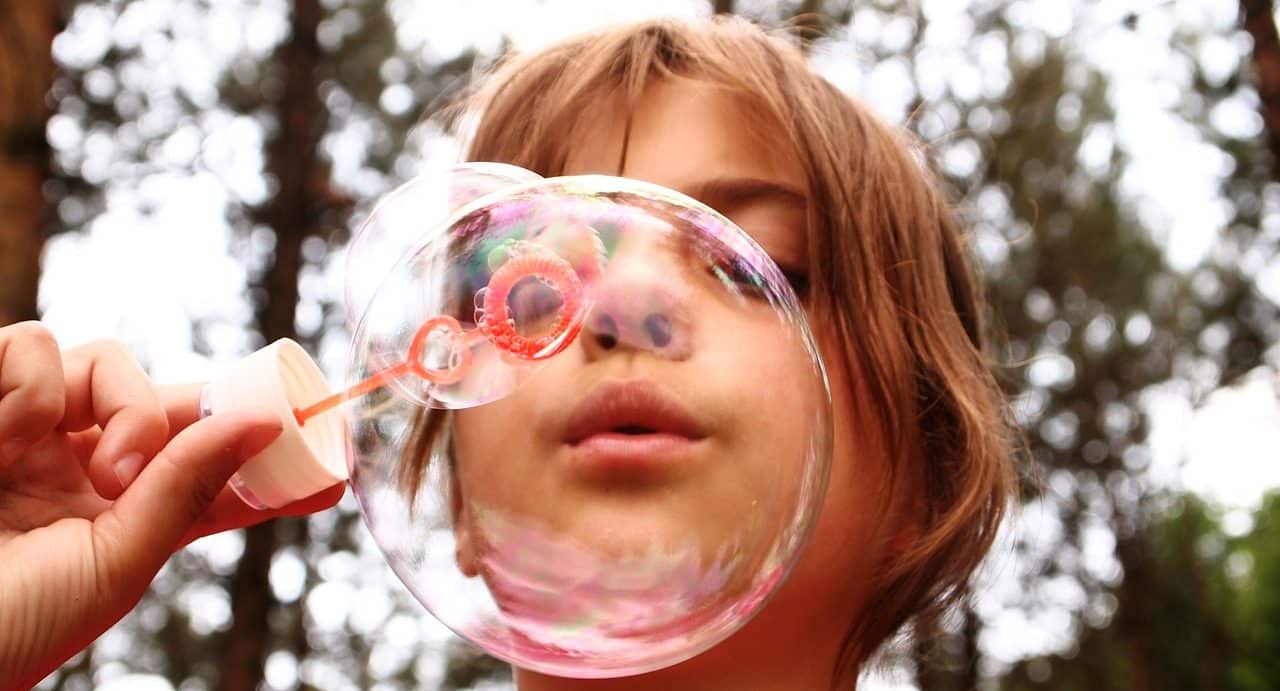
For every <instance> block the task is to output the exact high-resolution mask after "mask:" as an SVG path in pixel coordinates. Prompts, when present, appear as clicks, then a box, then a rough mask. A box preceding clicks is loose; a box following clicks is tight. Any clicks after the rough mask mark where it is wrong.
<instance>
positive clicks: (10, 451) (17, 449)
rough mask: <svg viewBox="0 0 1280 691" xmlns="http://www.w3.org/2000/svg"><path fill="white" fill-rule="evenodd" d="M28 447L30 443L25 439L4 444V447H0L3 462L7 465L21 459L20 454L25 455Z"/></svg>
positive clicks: (12, 440) (11, 440)
mask: <svg viewBox="0 0 1280 691" xmlns="http://www.w3.org/2000/svg"><path fill="white" fill-rule="evenodd" d="M30 446H31V442H29V441H27V440H26V439H10V440H9V441H7V442H5V443H4V446H2V447H0V455H3V456H4V460H5V461H6V462H7V463H13V462H14V461H16V460H18V459H19V458H22V454H24V453H26V452H27V449H28V448H30Z"/></svg>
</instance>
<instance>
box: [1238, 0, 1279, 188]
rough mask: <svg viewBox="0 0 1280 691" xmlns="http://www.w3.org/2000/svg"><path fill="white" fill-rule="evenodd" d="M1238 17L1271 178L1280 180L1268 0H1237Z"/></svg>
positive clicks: (1275, 52) (1275, 59)
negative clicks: (1249, 40)
mask: <svg viewBox="0 0 1280 691" xmlns="http://www.w3.org/2000/svg"><path fill="white" fill-rule="evenodd" d="M1240 19H1241V21H1242V22H1243V23H1244V28H1245V30H1246V31H1248V32H1249V35H1250V36H1252V37H1253V75H1254V86H1255V87H1256V88H1257V90H1258V110H1259V112H1260V113H1261V114H1262V121H1263V122H1264V123H1265V124H1266V127H1267V137H1266V138H1267V148H1268V149H1269V150H1270V151H1271V177H1272V178H1273V179H1275V180H1280V38H1278V37H1277V35H1276V20H1275V13H1274V9H1273V8H1272V3H1271V1H1270V0H1240Z"/></svg>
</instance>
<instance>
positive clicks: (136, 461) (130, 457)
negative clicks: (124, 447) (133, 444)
mask: <svg viewBox="0 0 1280 691" xmlns="http://www.w3.org/2000/svg"><path fill="white" fill-rule="evenodd" d="M111 468H112V470H114V471H116V479H117V480H119V481H120V489H122V490H123V489H128V488H129V485H130V484H132V483H133V480H134V478H136V477H138V473H139V472H141V471H142V454H140V453H138V452H136V451H135V452H133V453H131V454H127V455H125V456H123V457H121V458H120V460H118V461H116V462H115V464H114V465H112V466H111Z"/></svg>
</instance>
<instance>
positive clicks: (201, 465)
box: [94, 412, 281, 596]
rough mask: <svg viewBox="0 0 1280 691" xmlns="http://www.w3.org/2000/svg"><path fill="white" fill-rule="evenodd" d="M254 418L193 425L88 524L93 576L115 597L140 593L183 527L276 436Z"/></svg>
mask: <svg viewBox="0 0 1280 691" xmlns="http://www.w3.org/2000/svg"><path fill="white" fill-rule="evenodd" d="M280 429H281V427H280V421H279V420H278V419H275V418H274V417H272V416H270V415H264V414H262V413H241V412H227V413H223V414H219V415H215V416H212V417H209V418H207V419H205V420H201V421H200V422H197V423H196V424H193V425H191V426H189V427H187V428H186V429H184V430H183V431H182V432H180V433H179V434H178V435H177V436H175V437H174V438H173V441H171V442H169V444H168V445H167V446H165V447H164V449H162V450H161V451H160V453H159V454H157V455H156V457H155V458H154V459H152V461H151V462H150V463H149V464H147V467H146V468H145V469H143V471H142V474H141V475H139V476H138V478H137V479H136V480H135V481H134V482H133V484H131V485H130V486H129V488H128V489H127V490H126V491H125V492H124V494H122V495H121V496H120V498H119V499H118V500H116V502H115V503H114V504H112V505H111V508H109V509H107V510H106V511H104V512H103V513H102V514H101V515H99V516H98V518H97V520H95V521H94V527H95V539H97V540H98V546H99V547H100V550H99V552H100V554H101V559H103V560H105V563H104V564H101V565H100V566H101V568H103V569H104V571H102V572H101V573H106V574H110V575H111V577H112V580H113V585H114V586H115V587H117V588H122V589H123V590H121V591H119V593H118V594H119V595H120V596H125V595H128V594H130V593H131V592H132V591H133V590H137V591H138V592H141V591H142V590H143V589H145V588H146V586H147V583H149V582H150V581H151V578H152V577H153V576H154V575H155V573H156V571H158V570H159V569H160V567H161V566H162V565H164V562H165V560H166V559H168V558H169V555H170V554H172V553H173V551H174V550H175V549H176V548H177V547H178V546H179V544H180V542H181V540H182V538H183V536H184V535H186V534H187V532H188V531H189V530H191V526H192V525H194V524H195V523H196V521H198V520H199V519H200V517H201V516H203V515H204V514H205V512H206V511H207V510H208V509H209V507H210V505H211V504H212V503H213V502H214V500H215V499H216V498H217V497H218V496H219V494H220V493H221V492H222V491H223V488H224V487H225V486H226V484H227V479H228V478H230V477H231V474H232V473H234V472H235V471H236V469H237V468H239V467H240V465H241V464H243V463H244V462H245V461H246V460H247V459H249V458H251V457H253V456H255V455H257V454H258V453H259V452H261V451H262V449H263V448H265V447H266V446H267V445H268V444H270V443H271V442H272V441H273V440H274V439H275V438H276V437H277V436H279V434H280Z"/></svg>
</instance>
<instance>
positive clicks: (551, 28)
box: [0, 0, 1280, 691]
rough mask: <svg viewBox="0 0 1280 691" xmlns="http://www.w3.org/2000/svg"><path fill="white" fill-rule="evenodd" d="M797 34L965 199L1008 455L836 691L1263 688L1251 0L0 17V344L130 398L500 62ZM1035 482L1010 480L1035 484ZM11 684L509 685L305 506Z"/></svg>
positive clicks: (1270, 227) (1277, 556)
mask: <svg viewBox="0 0 1280 691" xmlns="http://www.w3.org/2000/svg"><path fill="white" fill-rule="evenodd" d="M713 12H734V13H738V14H742V15H745V16H749V17H753V18H758V19H760V20H762V21H765V22H768V23H770V24H779V23H784V24H789V25H794V26H795V27H796V29H797V31H798V35H799V36H800V38H801V40H802V44H803V46H804V48H805V50H806V51H807V52H808V53H809V55H810V56H811V59H812V61H813V63H814V64H815V66H816V67H817V68H818V69H819V70H820V71H821V72H822V73H823V74H825V75H827V76H828V77H829V78H830V79H831V80H832V81H833V82H834V83H835V84H837V85H838V86H840V87H841V88H842V89H844V90H846V91H848V92H849V93H850V94H853V95H855V96H857V97H859V98H861V99H864V100H865V101H866V102H868V103H869V104H870V105H871V106H872V107H873V108H874V109H875V110H876V111H878V112H879V113H881V114H882V115H884V116H885V117H886V118H887V119H889V120H890V121H892V122H895V123H899V124H901V125H903V126H904V127H907V128H909V129H910V130H912V131H914V132H915V133H916V134H917V135H918V136H919V137H920V138H921V139H922V140H923V141H924V143H925V144H926V147H927V151H928V154H929V158H930V160H931V163H932V164H933V165H935V166H936V167H937V169H938V170H939V171H941V173H942V174H943V176H944V177H945V179H946V181H947V184H948V185H949V186H950V187H951V189H952V191H953V192H954V194H955V195H956V197H957V198H958V199H959V200H960V202H961V210H962V214H963V216H964V219H965V221H966V223H967V226H968V228H969V229H970V236H969V246H970V247H971V249H972V251H973V254H974V256H975V257H976V258H977V260H978V262H979V263H980V265H981V267H982V270H983V272H984V274H985V277H986V280H987V288H988V291H989V295H990V297H991V299H992V302H993V306H994V312H993V314H992V315H991V316H992V319H993V321H994V322H995V323H996V324H997V325H998V326H999V328H1000V329H1002V330H1003V332H1004V333H1005V334H1006V335H1005V336H1003V337H1002V338H1001V339H1000V341H999V343H998V344H997V347H996V348H995V349H994V350H993V353H992V355H993V358H994V359H995V360H996V361H997V362H998V363H1000V375H1001V378H1002V381H1003V382H1004V384H1005V386H1006V387H1007V390H1008V392H1009V394H1010V395H1011V396H1012V397H1013V400H1014V401H1015V405H1016V410H1017V418H1018V421H1019V422H1020V423H1021V424H1022V425H1023V427H1024V428H1025V430H1026V432H1027V436H1028V441H1029V444H1030V449H1029V456H1030V457H1031V458H1029V459H1028V468H1029V470H1028V473H1027V476H1028V481H1027V483H1026V491H1025V495H1024V502H1023V506H1022V508H1021V511H1020V512H1019V514H1018V516H1017V520H1016V521H1013V522H1011V523H1010V524H1009V526H1008V528H1007V530H1005V531H1004V534H1003V535H1002V536H1001V539H1000V544H999V545H998V546H997V549H996V550H995V552H994V553H993V555H992V557H991V559H990V562H989V564H988V566H987V568H985V569H984V570H983V572H982V573H981V574H980V575H979V577H978V578H977V579H975V581H974V583H973V585H972V597H971V598H970V601H969V604H968V605H967V606H965V607H964V608H962V609H961V610H960V611H957V612H955V613H954V614H953V615H952V616H949V617H946V618H944V619H942V620H939V621H925V622H920V623H919V624H918V625H917V626H916V627H915V630H914V634H915V635H914V636H912V635H906V634H910V633H912V632H906V634H904V636H903V637H901V639H900V640H899V641H897V643H896V644H895V645H893V646H892V647H891V648H890V649H888V650H886V651H885V653H884V654H883V657H882V664H881V665H880V666H879V668H878V670H877V671H875V672H874V673H870V674H868V678H867V680H866V683H865V688H867V689H912V688H919V689H927V690H930V691H932V690H935V689H937V690H943V691H951V690H956V691H958V690H962V689H965V690H967V689H972V688H981V689H1010V690H1013V689H1033V688H1050V689H1089V690H1090V691H1101V690H1103V689H1138V690H1146V689H1258V690H1261V689H1280V490H1277V488H1280V406H1278V404H1277V394H1278V391H1280V376H1278V371H1280V347H1278V346H1277V345H1276V343H1277V341H1278V340H1280V321H1278V317H1277V313H1278V311H1280V254H1278V252H1280V177H1278V175H1280V42H1278V41H1277V35H1276V16H1275V10H1274V9H1273V7H1272V3H1271V2H1269V1H1267V2H1263V1H1260V0H1240V1H1239V2H1237V1H1236V0H1177V1H1176V2H1174V1H1170V0H1132V1H1130V0H1107V1H1106V2H1102V1H1101V0H1098V1H1094V2H1085V1H1083V0H1008V1H1005V0H968V1H966V0H911V1H909V2H892V1H889V0H826V1H823V0H804V1H803V2H796V1H794V0H793V1H790V2H759V1H752V0H736V1H735V0H716V2H713V3H708V2H704V1H700V0H683V1H676V0H670V1H662V2H658V1H655V2H645V3H627V2H590V1H588V0H572V1H571V0H544V1H542V2H531V1H520V2H517V1H511V2H497V1H496V0H477V1H475V2H426V1H422V2H411V1H408V0H386V1H382V0H292V1H290V0H264V1H261V2H258V1H250V0H203V1H201V0H138V1H136V2H121V1H108V0H81V1H73V0H62V1H60V2H53V1H50V0H0V324H2V323H8V322H12V321H17V320H23V319H34V318H39V319H42V320H43V321H44V322H45V324H47V325H48V326H49V327H50V328H51V329H52V330H53V331H54V333H55V334H56V335H57V336H58V338H59V341H60V342H61V344H62V345H63V346H64V347H69V346H74V345H76V344H79V343H83V342H86V341H89V340H94V339H98V338H114V339H119V340H122V341H124V342H125V343H126V344H127V345H128V346H129V347H130V348H131V349H132V351H133V352H134V353H135V354H136V355H137V356H138V358H139V359H140V360H141V361H142V362H143V364H144V365H145V366H146V367H147V369H148V370H149V371H150V373H151V374H152V375H153V376H154V377H155V378H156V379H158V380H159V381H161V382H164V383H174V382H179V381H190V380H198V379H201V378H204V377H207V376H208V375H209V374H210V373H211V372H214V371H216V370H217V369H218V368H219V367H222V366H225V365H226V364H227V363H229V362H231V361H233V360H235V359H236V358H238V357H239V356H242V355H244V354H247V353H248V352H250V351H251V350H253V349H255V348H256V347H258V346H259V345H261V344H264V343H267V342H270V341H272V340H275V339H277V338H281V337H286V336H288V337H292V338H295V339H297V340H298V341H300V342H301V343H303V344H305V345H306V346H307V347H308V348H309V349H310V350H311V351H312V352H313V353H315V354H316V356H317V357H318V358H319V359H320V360H321V362H322V363H323V364H324V365H325V367H326V368H327V369H328V371H329V372H330V375H331V379H332V381H340V380H341V376H342V375H341V373H342V368H343V367H344V364H345V356H346V346H347V339H348V337H349V334H348V332H347V330H346V326H345V323H344V317H343V312H342V306H341V298H342V271H341V269H342V264H343V262H342V258H343V250H344V246H345V243H346V242H347V240H348V238H349V234H350V231H351V229H352V228H354V227H355V226H356V225H358V223H359V222H360V220H361V219H362V218H363V216H364V215H365V214H366V213H367V212H368V210H369V208H370V205H371V203H372V202H373V201H374V200H375V199H376V198H377V197H378V196H379V195H380V194H382V193H384V192H386V191H388V190H390V189H392V188H393V187H394V186H396V185H397V184H399V183H400V182H402V181H404V180H406V179H408V178H409V177H411V176H412V175H414V173H415V171H417V170H419V169H420V168H421V167H422V166H423V164H424V161H428V160H430V159H431V158H432V157H435V156H444V157H449V158H452V157H455V156H456V155H457V150H456V149H457V147H456V145H455V144H454V143H453V141H452V140H451V139H450V137H449V136H448V133H447V132H445V131H443V130H442V129H441V128H440V127H439V126H438V125H437V124H435V122H434V121H431V120H428V119H427V118H426V116H427V115H428V114H429V113H431V112H432V111H433V110H435V109H438V108H439V107H440V106H442V105H443V104H445V103H447V102H448V100H449V98H450V96H451V95H453V94H455V93H456V92H457V91H458V90H459V89H460V88H462V87H464V86H465V85H466V83H467V81H468V79H469V78H470V77H471V76H472V75H474V74H476V73H477V72H479V71H481V70H483V69H484V67H485V66H486V65H489V64H491V63H492V62H493V61H494V60H495V59H497V58H498V57H499V56H501V55H502V54H504V53H505V52H507V51H511V50H527V49H533V48H537V47H539V46H542V45H545V44H547V43H549V42H552V41H555V40H557V39H558V38H562V37H564V36H567V35H569V34H573V33H577V32H580V31H584V30H589V29H591V28H592V27H597V26H602V25H605V24H609V23H613V22H620V21H627V20H632V19H638V18H641V17H646V16H653V15H659V14H662V15H674V16H688V17H694V16H707V15H710V14H711V13H713ZM1031 464H1034V470H1031V469H1030V468H1031ZM39 688H41V689H67V690H72V689H93V688H96V689H142V690H144V691H145V690H146V689H179V690H181V691H203V690H213V689H221V690H226V691H240V690H252V689H387V690H390V689H410V688H414V689H417V688H421V689H436V688H440V689H508V688H510V673H509V671H508V670H507V669H506V668H505V667H504V665H502V664H499V663H496V662H495V661H493V660H491V659H488V658H486V657H484V656H483V655H481V654H479V653H477V652H476V651H475V650H473V649H471V648H468V647H467V646H465V645H463V644H462V643H461V642H460V641H459V640H458V639H456V638H455V637H453V636H452V635H451V634H450V633H449V632H448V631H447V630H445V629H443V628H442V627H441V626H440V625H439V624H437V623H435V621H434V620H433V619H431V618H430V617H429V616H427V615H426V614H425V613H424V612H423V611H422V610H421V609H420V608H419V607H418V605H417V604H416V603H415V602H414V601H412V599H411V598H410V597H409V596H408V595H407V593H406V591H405V590H404V589H403V588H402V587H401V586H400V584H399V582H398V581H396V580H395V579H394V578H393V577H392V575H391V574H390V572H389V570H388V569H387V568H386V566H385V565H384V563H383V561H382V559H381V557H380V555H379V553H378V552H377V550H376V548H375V547H374V546H373V544H372V541H371V540H370V539H369V537H368V535H367V533H366V531H365V528H364V526H363V524H362V523H361V522H360V520H359V517H358V515H357V513H356V510H355V505H354V502H352V501H351V498H350V496H348V498H347V499H345V500H344V501H343V503H342V504H341V505H340V506H339V508H338V509H336V510H332V511H328V512H325V513H323V514H319V515H316V516H312V517H310V518H307V519H297V520H288V521H275V522H272V523H269V524H266V525H263V526H260V527H257V528H253V529H250V530H246V531H241V532H235V533H229V534H224V535H220V536H215V537H212V538H208V539H205V540H202V541H200V542H197V543H196V544H194V545H193V546H192V547H191V548H190V549H188V550H186V551H185V552H183V553H181V554H179V555H177V556H175V557H174V558H173V559H172V560H171V561H170V563H169V564H168V566H167V567H166V568H165V569H164V571H162V572H161V574H160V576H159V578H158V579H157V580H156V582H155V584H154V586H153V588H152V589H151V591H150V593H149V594H148V595H147V596H146V598H145V599H144V600H143V602H142V604H141V605H140V606H139V607H138V608H137V609H136V610H135V611H134V612H133V613H132V614H130V615H129V616H128V617H127V618H126V619H125V620H123V621H122V622H121V623H120V624H119V625H118V626H116V627H115V628H114V629H112V630H111V631H109V632H108V633H107V634H106V635H104V636H103V637H102V638H101V639H100V640H99V641H98V642H97V643H96V644H95V645H94V646H93V647H92V648H90V649H89V650H88V651H86V652H85V653H83V654H81V655H79V656H77V657H76V658H74V659H72V660H71V661H70V662H69V663H68V664H67V665H65V666H64V667H63V669H61V670H60V671H58V672H57V673H55V674H54V675H52V676H51V677H50V678H48V679H47V680H45V681H44V683H42V684H41V686H40V687H39Z"/></svg>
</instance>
